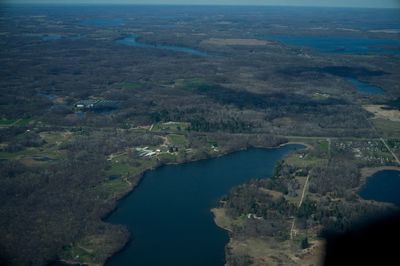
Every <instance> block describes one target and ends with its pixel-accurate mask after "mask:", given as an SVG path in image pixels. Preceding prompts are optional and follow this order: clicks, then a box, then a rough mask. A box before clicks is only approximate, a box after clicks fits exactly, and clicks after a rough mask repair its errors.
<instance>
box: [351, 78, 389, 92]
mask: <svg viewBox="0 0 400 266" xmlns="http://www.w3.org/2000/svg"><path fill="white" fill-rule="evenodd" d="M346 80H348V81H350V83H351V84H352V85H353V86H354V87H355V88H356V89H357V91H359V92H361V93H364V94H384V93H385V91H384V90H383V89H382V88H380V87H378V86H374V85H371V84H369V83H366V82H362V81H360V80H358V79H354V78H346Z"/></svg>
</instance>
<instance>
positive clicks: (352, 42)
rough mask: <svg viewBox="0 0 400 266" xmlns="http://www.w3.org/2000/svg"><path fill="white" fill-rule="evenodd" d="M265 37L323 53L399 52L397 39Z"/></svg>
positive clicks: (396, 53)
mask: <svg viewBox="0 0 400 266" xmlns="http://www.w3.org/2000/svg"><path fill="white" fill-rule="evenodd" d="M266 39H268V40H273V41H278V42H281V43H283V44H286V45H293V46H302V47H307V48H311V49H314V50H317V51H319V52H323V53H340V54H394V55H399V54H400V40H398V39H377V38H355V37H327V36H286V35H277V36H268V37H267V38H266Z"/></svg>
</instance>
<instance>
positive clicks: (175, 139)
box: [168, 134, 189, 147]
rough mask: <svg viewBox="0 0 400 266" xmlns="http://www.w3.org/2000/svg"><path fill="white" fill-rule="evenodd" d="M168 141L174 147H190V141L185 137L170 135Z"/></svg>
mask: <svg viewBox="0 0 400 266" xmlns="http://www.w3.org/2000/svg"><path fill="white" fill-rule="evenodd" d="M168 140H169V142H170V143H171V144H172V145H174V146H180V147H187V146H188V145H189V141H188V140H187V139H186V137H185V136H184V135H176V134H170V135H168Z"/></svg>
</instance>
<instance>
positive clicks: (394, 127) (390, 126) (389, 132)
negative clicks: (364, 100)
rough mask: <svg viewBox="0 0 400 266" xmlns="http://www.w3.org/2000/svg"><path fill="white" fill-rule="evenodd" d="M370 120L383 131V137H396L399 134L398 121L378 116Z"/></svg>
mask: <svg viewBox="0 0 400 266" xmlns="http://www.w3.org/2000/svg"><path fill="white" fill-rule="evenodd" d="M371 121H372V123H373V124H374V125H375V127H376V128H377V129H378V130H379V131H381V132H383V134H384V136H385V137H389V138H396V137H399V136H400V122H394V121H390V120H385V119H380V118H378V119H372V120H371Z"/></svg>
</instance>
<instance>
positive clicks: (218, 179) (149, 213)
mask: <svg viewBox="0 0 400 266" xmlns="http://www.w3.org/2000/svg"><path fill="white" fill-rule="evenodd" d="M301 148H304V146H302V145H295V144H291V145H286V146H283V147H280V148H274V149H249V150H246V151H241V152H236V153H233V154H229V155H226V156H223V157H220V158H214V159H209V160H203V161H197V162H192V163H187V164H180V165H168V166H163V167H161V168H158V169H156V170H153V171H149V172H147V173H146V174H145V175H144V178H143V182H142V183H141V184H140V185H139V186H138V188H137V189H135V191H134V192H133V193H132V194H130V195H129V196H128V197H127V198H125V199H124V200H122V201H121V202H120V203H119V206H118V209H117V210H116V211H115V212H114V213H113V214H112V215H111V216H110V217H109V219H108V220H107V222H110V223H114V224H123V225H125V226H127V227H128V229H129V230H130V232H131V233H132V236H133V238H132V241H131V242H130V243H129V244H128V245H127V247H126V248H125V249H124V250H122V251H121V252H120V253H118V254H116V255H115V256H113V257H112V258H111V259H110V261H109V262H108V263H107V264H106V265H107V266H114V265H115V266H117V265H118V266H123V265H137V266H144V265H146V266H152V265H157V266H159V265H165V266H167V265H171V266H179V265H182V266H183V265H185V266H186V265H191V266H197V265H198V266H200V265H201V266H204V265H207V266H223V265H224V260H225V245H226V244H227V243H228V240H229V238H228V233H227V232H226V231H225V230H222V229H220V228H219V227H218V226H217V225H216V224H215V223H214V221H213V215H212V213H211V211H210V210H211V208H213V207H216V206H217V205H218V200H219V199H220V198H221V197H222V196H223V195H225V194H227V193H228V192H229V190H230V189H231V188H233V187H234V186H237V185H239V184H242V183H245V182H246V181H249V180H250V179H251V178H256V177H258V178H261V177H270V176H271V175H272V174H273V170H274V166H275V164H276V162H277V161H278V160H280V159H282V157H283V156H285V155H287V154H288V153H290V152H292V151H294V150H297V149H301Z"/></svg>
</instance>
